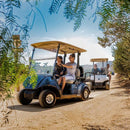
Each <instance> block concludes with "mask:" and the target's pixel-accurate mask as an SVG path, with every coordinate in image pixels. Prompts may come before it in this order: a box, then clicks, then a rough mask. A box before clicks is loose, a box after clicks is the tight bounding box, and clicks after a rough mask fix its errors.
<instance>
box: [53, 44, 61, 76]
mask: <svg viewBox="0 0 130 130" xmlns="http://www.w3.org/2000/svg"><path fill="white" fill-rule="evenodd" d="M59 50H60V44H58V48H57V52H56V59H55V63H54V69H53V76H54V70H55V66H56V60H57V57H58V53H59Z"/></svg>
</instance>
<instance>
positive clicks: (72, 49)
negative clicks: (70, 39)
mask: <svg viewBox="0 0 130 130" xmlns="http://www.w3.org/2000/svg"><path fill="white" fill-rule="evenodd" d="M59 44H60V49H59V54H70V53H81V52H86V50H85V49H82V48H79V47H76V46H73V45H71V44H68V43H64V42H61V41H46V42H39V43H33V44H31V46H33V47H34V48H39V49H45V50H48V51H52V52H56V51H57V48H58V45H59Z"/></svg>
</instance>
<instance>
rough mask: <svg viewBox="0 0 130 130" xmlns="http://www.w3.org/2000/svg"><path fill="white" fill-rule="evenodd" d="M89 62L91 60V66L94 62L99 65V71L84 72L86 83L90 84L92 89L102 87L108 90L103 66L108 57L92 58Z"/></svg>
mask: <svg viewBox="0 0 130 130" xmlns="http://www.w3.org/2000/svg"><path fill="white" fill-rule="evenodd" d="M90 62H93V68H94V64H95V62H96V64H97V65H98V66H100V69H99V70H100V72H97V73H95V72H86V84H88V85H89V86H91V88H92V89H94V90H95V89H96V88H104V89H106V90H109V89H110V82H109V77H108V75H107V71H106V66H105V65H107V63H108V58H94V59H91V60H90Z"/></svg>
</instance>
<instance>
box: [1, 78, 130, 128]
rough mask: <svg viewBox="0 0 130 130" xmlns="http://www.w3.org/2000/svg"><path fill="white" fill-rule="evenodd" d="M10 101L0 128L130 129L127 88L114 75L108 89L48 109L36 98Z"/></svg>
mask: <svg viewBox="0 0 130 130" xmlns="http://www.w3.org/2000/svg"><path fill="white" fill-rule="evenodd" d="M12 101H13V104H12V102H11V101H10V102H9V107H8V108H9V109H11V110H12V112H11V113H10V114H9V124H8V125H6V126H4V127H1V128H0V130H61V129H62V130H84V129H86V130H130V90H129V89H128V88H127V89H126V88H125V87H123V88H122V87H120V85H119V82H118V80H117V78H116V76H114V77H113V78H112V82H111V90H110V91H106V90H96V92H92V93H91V95H90V98H89V100H87V101H77V100H66V101H60V102H58V103H57V104H56V106H55V107H53V108H51V109H45V108H41V107H40V105H39V103H38V100H34V101H33V102H32V103H31V104H30V105H27V106H23V105H20V104H18V102H17V101H16V100H15V99H12Z"/></svg>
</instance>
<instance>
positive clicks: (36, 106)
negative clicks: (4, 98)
mask: <svg viewBox="0 0 130 130" xmlns="http://www.w3.org/2000/svg"><path fill="white" fill-rule="evenodd" d="M91 99H93V98H92V97H90V98H89V99H88V100H87V101H86V102H88V101H89V100H91ZM81 102H83V101H80V100H79V99H71V100H70V99H67V100H58V101H57V102H56V104H55V106H54V107H52V108H42V107H41V106H40V104H39V102H33V103H31V104H29V105H12V106H8V108H9V109H11V110H18V111H28V112H40V111H47V110H50V109H56V108H58V107H64V106H67V105H72V104H76V103H81Z"/></svg>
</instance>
